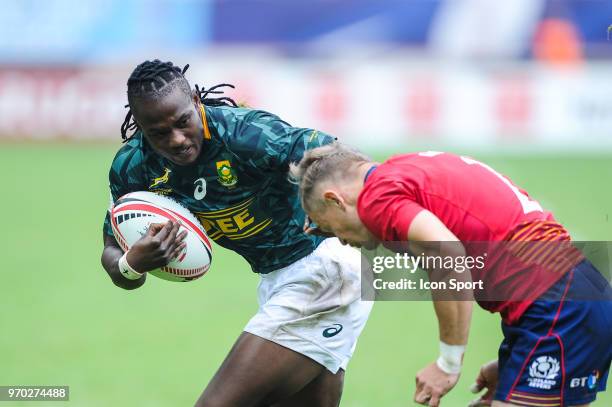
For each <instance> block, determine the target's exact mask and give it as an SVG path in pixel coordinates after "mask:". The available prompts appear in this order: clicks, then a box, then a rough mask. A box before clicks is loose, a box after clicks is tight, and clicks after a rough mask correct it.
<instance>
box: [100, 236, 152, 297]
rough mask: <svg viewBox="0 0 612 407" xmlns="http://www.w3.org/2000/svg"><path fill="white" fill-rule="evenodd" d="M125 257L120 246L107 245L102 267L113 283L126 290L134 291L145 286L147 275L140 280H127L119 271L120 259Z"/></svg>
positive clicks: (103, 254) (103, 253)
mask: <svg viewBox="0 0 612 407" xmlns="http://www.w3.org/2000/svg"><path fill="white" fill-rule="evenodd" d="M121 256H123V251H122V250H121V248H120V247H118V246H113V245H105V246H104V251H103V252H102V259H101V260H102V266H103V267H104V270H106V272H107V273H108V276H109V277H110V278H111V280H112V281H113V283H114V284H115V285H116V286H117V287H120V288H123V289H125V290H133V289H135V288H138V287H140V286H141V285H143V284H144V282H145V279H146V275H143V276H142V277H141V278H139V279H138V280H129V279H127V278H125V277H124V276H123V275H122V274H121V272H120V271H119V259H120V258H121Z"/></svg>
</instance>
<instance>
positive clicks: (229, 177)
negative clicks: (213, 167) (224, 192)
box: [217, 160, 238, 187]
mask: <svg viewBox="0 0 612 407" xmlns="http://www.w3.org/2000/svg"><path fill="white" fill-rule="evenodd" d="M217 174H218V175H219V183H220V184H221V185H223V186H224V187H233V186H234V185H236V183H237V182H238V176H237V175H236V171H234V169H233V168H232V164H231V163H230V162H229V160H223V161H217Z"/></svg>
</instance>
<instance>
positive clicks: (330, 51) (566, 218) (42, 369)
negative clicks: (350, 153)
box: [0, 0, 612, 407]
mask: <svg viewBox="0 0 612 407" xmlns="http://www.w3.org/2000/svg"><path fill="white" fill-rule="evenodd" d="M610 24H612V2H611V1H609V0H605V1H604V0H513V1H505V2H494V1H491V0H384V1H381V0H378V1H376V0H350V1H349V0H299V1H298V0H294V1H283V0H252V1H251V0H248V1H247V0H245V1H238V0H201V1H198V0H80V1H76V0H75V1H72V0H47V1H42V0H4V1H2V5H1V11H0V171H1V172H0V173H1V174H3V185H4V190H5V193H4V194H3V196H4V199H2V201H1V203H0V209H2V211H3V213H5V214H7V217H6V218H5V220H4V223H5V224H8V228H7V229H6V230H5V233H4V237H3V238H2V241H1V242H2V245H1V247H2V251H3V253H4V255H3V258H4V259H5V264H4V265H3V267H2V272H1V275H2V279H1V280H0V296H1V298H2V299H3V304H4V307H3V308H4V309H3V310H2V311H1V312H0V323H1V326H2V330H1V334H0V385H16V384H32V385H51V384H57V385H70V386H71V401H70V402H67V403H59V402H58V403H53V404H52V405H54V406H59V405H72V406H109V405H117V406H124V405H130V406H137V405H142V406H178V405H191V404H192V403H193V401H194V400H195V399H196V397H197V396H198V395H199V393H200V392H201V390H202V389H203V388H204V386H205V385H206V383H207V382H208V380H209V379H210V377H211V376H212V374H213V373H214V371H215V370H216V368H217V367H218V365H219V364H220V362H221V360H222V359H223V358H224V356H225V354H226V353H227V351H228V350H229V348H230V347H231V345H232V343H233V341H234V339H235V338H236V337H237V335H238V334H239V332H240V331H241V328H242V327H243V326H244V324H245V323H246V321H247V320H248V318H249V317H250V316H251V315H252V314H253V313H254V312H255V310H256V306H257V305H256V303H255V288H256V285H257V280H258V279H257V276H255V275H253V274H252V273H251V272H250V271H249V269H248V267H247V265H246V263H245V262H244V261H242V260H241V259H240V258H239V257H237V256H236V255H234V254H232V253H229V252H227V251H224V250H222V249H220V248H219V247H216V251H215V259H214V265H213V268H212V269H211V272H210V273H209V275H207V276H206V277H205V278H203V279H202V280H201V281H196V282H193V283H191V284H184V285H183V284H171V283H168V282H165V281H161V280H156V279H154V278H150V279H149V281H148V283H147V284H146V285H145V287H143V288H142V289H139V290H136V291H134V292H123V291H121V290H119V289H117V288H115V287H114V286H113V285H112V284H111V282H110V280H109V279H108V278H107V277H106V275H105V272H104V271H103V269H102V267H101V265H100V263H99V260H98V259H99V255H100V252H101V248H102V241H101V223H102V219H103V216H104V212H105V210H106V206H107V203H108V192H107V171H108V166H109V165H110V162H111V160H112V157H113V155H114V152H115V151H116V149H117V148H118V147H119V146H120V144H121V143H120V135H119V126H120V124H121V122H122V120H123V117H124V114H125V112H124V108H123V105H124V104H125V103H126V97H125V83H126V80H127V77H128V75H129V73H130V72H131V70H132V69H133V68H134V67H135V65H136V64H138V63H139V62H141V61H143V60H144V59H152V58H159V59H162V60H172V61H173V62H175V63H176V64H178V65H184V64H187V63H189V64H191V68H190V70H189V71H188V73H187V77H188V79H189V80H190V81H191V83H192V84H194V83H198V84H201V85H204V86H206V87H209V86H212V85H215V84H218V83H231V84H234V85H235V86H236V89H235V91H232V92H231V93H230V95H231V96H233V97H235V98H236V99H238V100H240V101H243V102H246V103H247V104H249V105H250V106H252V107H257V108H261V109H265V110H269V111H271V112H274V113H276V114H278V115H280V116H281V117H282V118H284V119H285V120H287V121H289V122H290V123H292V124H294V125H298V126H308V127H315V128H318V129H321V130H324V131H327V132H329V133H332V134H334V135H336V136H338V137H339V138H340V139H341V140H343V141H346V142H348V143H351V144H354V145H356V146H359V147H361V148H362V149H363V150H364V151H366V152H368V153H370V154H372V155H373V156H375V157H377V158H379V159H384V158H386V157H387V156H389V155H391V154H394V153H399V152H405V151H410V150H415V149H444V150H449V151H453V152H461V153H467V154H470V155H472V156H474V157H476V158H478V159H480V160H482V161H485V162H487V163H488V164H490V165H492V166H494V167H496V168H498V169H499V170H500V171H501V172H503V173H505V174H507V175H509V176H511V177H512V178H513V179H514V180H515V181H516V182H517V183H518V184H519V185H521V186H523V187H525V188H526V189H527V190H528V191H530V193H531V194H532V195H534V196H535V197H536V198H537V199H539V200H540V201H541V202H542V203H543V204H544V206H545V207H547V208H549V209H551V210H553V211H554V212H555V214H556V215H557V217H558V218H559V219H560V220H561V221H562V222H563V223H565V224H566V225H567V226H568V227H569V229H570V231H571V232H572V233H573V235H574V237H575V238H576V239H581V240H612V227H611V223H610V220H609V215H610V208H611V207H612V192H610V185H611V184H612V80H610V77H611V76H610V74H612V42H609V41H608V38H607V31H608V26H609V25H610ZM500 338H501V334H500V332H499V319H498V317H497V316H494V315H489V314H487V313H485V312H484V311H482V310H477V311H476V313H475V317H474V323H473V327H472V334H471V339H470V341H471V342H470V345H469V348H468V353H467V355H466V368H465V370H464V374H463V376H462V378H461V381H460V383H459V385H458V386H457V388H456V389H455V390H454V391H453V392H452V393H450V394H449V395H448V396H447V397H446V398H445V399H444V403H443V405H445V406H452V407H454V406H464V405H467V402H468V400H470V399H471V398H472V397H471V395H470V394H469V393H468V391H467V388H468V387H469V385H470V384H471V382H472V380H473V378H474V376H475V375H476V372H477V369H478V367H479V366H480V364H481V363H483V362H485V361H488V360H489V359H492V358H494V357H495V352H496V349H497V345H498V343H499V341H500ZM588 351H589V350H588V349H585V352H588ZM436 352H437V329H436V323H435V317H434V313H433V310H432V307H431V304H428V303H419V302H411V303H407V302H403V303H399V302H394V303H379V304H377V305H376V306H375V308H374V312H373V315H372V318H371V321H370V323H369V325H368V326H367V327H366V330H365V332H364V334H363V336H362V339H361V342H360V346H359V347H358V349H357V352H356V355H355V358H354V360H353V361H352V364H351V365H350V369H349V370H348V373H347V378H346V387H345V395H344V399H343V403H342V406H344V407H365V406H376V407H378V406H383V407H395V406H405V405H411V397H412V394H413V392H414V374H415V373H416V371H417V370H418V369H420V368H421V367H423V366H424V365H425V364H426V363H428V362H429V361H431V360H433V358H434V357H435V355H436ZM15 404H16V405H21V404H23V405H26V404H29V403H15ZM43 404H44V403H34V404H33V405H43ZM7 405H8V404H7ZM595 405H599V406H610V405H612V396H610V395H609V394H604V395H601V396H600V401H599V403H598V404H595Z"/></svg>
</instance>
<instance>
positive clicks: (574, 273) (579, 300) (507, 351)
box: [494, 260, 612, 407]
mask: <svg viewBox="0 0 612 407" xmlns="http://www.w3.org/2000/svg"><path fill="white" fill-rule="evenodd" d="M549 298H551V299H552V300H550V299H549ZM502 330H503V332H504V341H503V342H502V344H501V346H500V348H499V383H498V387H497V392H496V393H495V397H494V398H495V400H500V401H504V402H506V403H512V404H517V405H520V406H537V407H543V406H545V407H557V406H572V405H580V404H586V403H590V402H592V401H594V400H595V397H596V394H597V392H599V391H604V390H605V389H606V380H607V377H608V371H609V370H610V360H611V359H612V288H611V287H610V284H609V282H608V281H607V280H606V279H605V278H604V277H603V276H602V275H601V274H600V273H599V272H598V271H597V270H596V269H595V268H594V267H593V265H592V264H591V263H590V262H588V261H586V260H585V261H583V262H581V263H580V264H578V265H577V266H576V267H575V268H574V269H573V270H571V271H570V272H568V273H567V274H566V275H565V276H564V277H563V278H561V280H559V281H558V282H557V283H555V285H553V286H552V287H551V288H550V289H549V290H548V291H547V292H546V293H545V294H544V295H543V296H541V297H540V298H538V300H537V301H535V302H534V303H533V304H532V305H531V306H530V307H529V308H528V309H527V310H526V311H525V313H524V314H523V315H522V316H521V319H520V320H519V321H518V322H517V323H516V324H514V325H506V324H504V323H502Z"/></svg>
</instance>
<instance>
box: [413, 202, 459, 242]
mask: <svg viewBox="0 0 612 407" xmlns="http://www.w3.org/2000/svg"><path fill="white" fill-rule="evenodd" d="M406 237H407V239H408V240H411V241H420V242H452V241H457V240H459V239H457V236H455V234H454V233H453V232H451V231H450V230H449V229H448V228H447V227H446V225H445V224H444V223H442V221H441V220H440V219H439V218H438V217H437V216H436V215H434V214H433V213H431V212H430V211H428V210H427V209H422V210H421V211H419V212H418V213H417V214H416V216H414V219H412V222H411V223H410V226H409V227H408V235H407V236H406Z"/></svg>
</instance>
